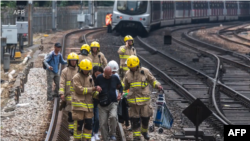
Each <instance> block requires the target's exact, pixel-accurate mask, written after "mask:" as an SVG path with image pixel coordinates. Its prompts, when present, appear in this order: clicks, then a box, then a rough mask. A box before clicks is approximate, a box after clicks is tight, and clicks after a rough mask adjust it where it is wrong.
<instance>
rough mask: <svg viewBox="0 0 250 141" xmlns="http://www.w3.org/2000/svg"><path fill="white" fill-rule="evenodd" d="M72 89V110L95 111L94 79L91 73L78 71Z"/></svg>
mask: <svg viewBox="0 0 250 141" xmlns="http://www.w3.org/2000/svg"><path fill="white" fill-rule="evenodd" d="M71 85H72V87H73V91H72V111H86V112H92V111H93V108H94V106H93V100H92V97H93V94H95V92H96V91H93V90H92V88H93V87H94V81H93V79H92V77H91V76H90V75H83V74H82V73H77V74H76V75H75V76H74V77H73V79H72V83H71Z"/></svg>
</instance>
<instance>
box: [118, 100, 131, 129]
mask: <svg viewBox="0 0 250 141" xmlns="http://www.w3.org/2000/svg"><path fill="white" fill-rule="evenodd" d="M117 114H118V121H119V122H120V123H124V121H125V125H126V126H129V122H128V121H129V115H128V102H127V98H125V97H124V98H122V100H120V101H119V104H118V107H117Z"/></svg>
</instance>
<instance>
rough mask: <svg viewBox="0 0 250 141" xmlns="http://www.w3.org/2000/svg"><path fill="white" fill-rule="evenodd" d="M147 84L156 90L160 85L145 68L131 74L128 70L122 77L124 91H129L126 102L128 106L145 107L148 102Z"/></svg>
mask: <svg viewBox="0 0 250 141" xmlns="http://www.w3.org/2000/svg"><path fill="white" fill-rule="evenodd" d="M148 84H151V85H152V86H153V88H158V86H160V83H159V82H158V81H156V79H155V77H154V76H153V75H152V73H151V72H150V71H149V70H148V69H147V68H144V67H142V68H139V69H138V70H137V71H135V72H132V71H130V70H128V71H127V72H126V74H125V77H124V86H125V87H124V89H125V90H127V89H129V92H128V95H127V100H128V103H129V105H145V104H149V101H150V95H149V94H150V90H149V86H148Z"/></svg>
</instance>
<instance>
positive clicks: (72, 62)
mask: <svg viewBox="0 0 250 141" xmlns="http://www.w3.org/2000/svg"><path fill="white" fill-rule="evenodd" d="M67 61H68V66H67V67H66V68H64V69H63V70H62V73H61V78H60V87H59V95H60V98H61V100H62V103H65V104H63V105H65V106H63V107H64V108H65V111H67V112H68V122H69V127H68V129H69V131H70V133H71V134H72V135H73V129H74V126H73V125H74V124H73V123H74V121H73V119H72V113H71V94H70V85H71V79H72V78H73V76H74V75H75V74H76V73H77V71H78V66H77V64H78V61H79V57H78V55H77V54H76V53H74V52H72V53H70V54H69V55H68V58H67ZM62 103H61V104H62Z"/></svg>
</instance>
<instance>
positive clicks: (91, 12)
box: [88, 0, 94, 26]
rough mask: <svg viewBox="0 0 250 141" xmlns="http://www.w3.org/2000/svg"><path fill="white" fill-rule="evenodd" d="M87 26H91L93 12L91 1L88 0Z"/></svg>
mask: <svg viewBox="0 0 250 141" xmlns="http://www.w3.org/2000/svg"><path fill="white" fill-rule="evenodd" d="M88 6H89V15H90V16H89V26H93V19H94V12H93V1H92V0H89V3H88Z"/></svg>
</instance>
